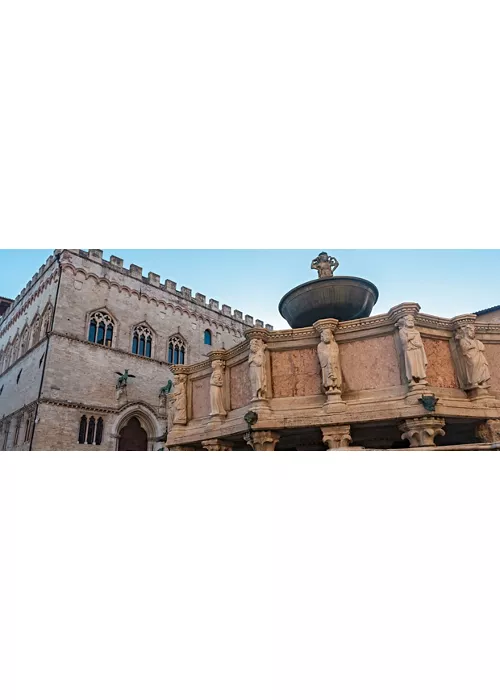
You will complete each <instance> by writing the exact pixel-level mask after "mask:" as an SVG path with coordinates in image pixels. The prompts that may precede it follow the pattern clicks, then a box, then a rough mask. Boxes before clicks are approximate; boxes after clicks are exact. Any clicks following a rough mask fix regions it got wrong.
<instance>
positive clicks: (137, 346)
mask: <svg viewBox="0 0 500 700" xmlns="http://www.w3.org/2000/svg"><path fill="white" fill-rule="evenodd" d="M152 348H153V334H152V332H151V330H150V329H149V328H148V327H147V326H137V327H136V328H134V335H133V338H132V352H133V353H134V355H142V356H143V357H151V351H152Z"/></svg>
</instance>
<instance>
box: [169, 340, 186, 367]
mask: <svg viewBox="0 0 500 700" xmlns="http://www.w3.org/2000/svg"><path fill="white" fill-rule="evenodd" d="M168 362H169V363H170V364H171V365H183V364H185V362H186V343H185V342H184V340H183V339H182V338H181V337H180V336H179V335H174V336H173V337H172V338H170V340H169V342H168Z"/></svg>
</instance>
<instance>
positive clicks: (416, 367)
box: [398, 314, 427, 386]
mask: <svg viewBox="0 0 500 700" xmlns="http://www.w3.org/2000/svg"><path fill="white" fill-rule="evenodd" d="M398 328H399V337H400V339H401V346H402V348H403V354H404V358H405V374H406V379H407V380H408V382H409V383H410V386H413V385H415V384H427V381H426V377H427V372H426V370H427V355H426V354H425V348H424V344H423V342H422V338H421V337H420V333H419V332H418V331H417V329H416V328H415V319H414V318H413V316H411V315H410V314H409V315H408V316H404V317H403V318H402V319H401V320H400V321H399V322H398Z"/></svg>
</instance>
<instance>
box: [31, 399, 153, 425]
mask: <svg viewBox="0 0 500 700" xmlns="http://www.w3.org/2000/svg"><path fill="white" fill-rule="evenodd" d="M35 403H36V401H35ZM39 403H41V404H42V403H46V404H51V405H53V406H63V407H64V408H75V409H78V410H79V411H87V412H91V413H99V414H118V413H122V412H123V411H125V410H126V409H129V408H131V407H132V406H144V407H145V408H147V409H149V410H150V411H151V412H152V413H153V414H154V415H155V417H156V418H158V419H159V420H164V419H165V416H164V415H162V414H161V413H160V412H159V411H158V409H157V408H155V407H154V406H152V405H151V404H149V403H146V401H128V402H127V403H124V404H122V405H120V406H95V405H92V404H86V403H82V402H81V401H67V400H65V399H52V398H49V397H43V398H41V399H40V402H39Z"/></svg>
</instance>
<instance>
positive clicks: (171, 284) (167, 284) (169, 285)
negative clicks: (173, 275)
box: [165, 280, 177, 293]
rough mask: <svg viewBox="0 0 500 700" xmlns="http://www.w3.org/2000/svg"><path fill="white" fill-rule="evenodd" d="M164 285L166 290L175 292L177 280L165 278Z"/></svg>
mask: <svg viewBox="0 0 500 700" xmlns="http://www.w3.org/2000/svg"><path fill="white" fill-rule="evenodd" d="M165 287H166V289H167V292H175V293H177V282H173V281H172V280H165Z"/></svg>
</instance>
